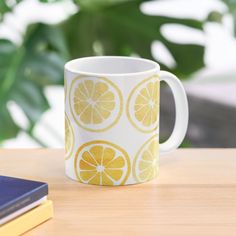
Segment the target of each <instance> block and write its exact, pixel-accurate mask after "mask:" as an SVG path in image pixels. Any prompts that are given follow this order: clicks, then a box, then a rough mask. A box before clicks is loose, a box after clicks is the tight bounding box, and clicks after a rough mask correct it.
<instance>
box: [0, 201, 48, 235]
mask: <svg viewBox="0 0 236 236" xmlns="http://www.w3.org/2000/svg"><path fill="white" fill-rule="evenodd" d="M52 217H53V204H52V202H51V201H49V200H47V201H46V202H44V203H42V204H41V205H39V206H38V207H35V208H34V209H32V210H30V211H28V212H26V213H25V214H23V215H21V216H19V217H17V218H15V219H14V220H12V221H10V222H8V223H6V224H4V225H2V226H0V236H7V235H9V236H10V235H11V236H18V235H21V234H23V233H25V232H27V231H29V230H30V229H33V228H34V227H36V226H37V225H39V224H41V223H43V222H45V221H46V220H48V219H50V218H52Z"/></svg>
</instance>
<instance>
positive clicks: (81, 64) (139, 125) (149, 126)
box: [65, 56, 188, 185]
mask: <svg viewBox="0 0 236 236" xmlns="http://www.w3.org/2000/svg"><path fill="white" fill-rule="evenodd" d="M160 81H165V82H166V83H167V84H168V85H169V86H170V88H171V90H172V92H173V95H174V100H175V109H176V120H175V126H174V129H173V132H172V134H171V136H170V137H169V139H168V140H167V141H165V142H164V143H162V144H159V99H160V92H159V88H160ZM163 122H165V121H163ZM187 124H188V103H187V98H186V94H185V91H184V88H183V86H182V84H181V82H180V81H179V79H178V78H177V77H176V76H174V75H173V74H171V73H169V72H165V71H160V66H159V65H158V64H157V63H156V62H154V61H151V60H148V59H142V58H134V57H120V56H99V57H85V58H79V59H75V60H72V61H69V62H67V63H66V65H65V152H66V153H65V159H66V160H65V162H66V165H65V166H66V175H67V176H68V177H70V178H71V179H73V180H77V181H79V182H81V183H85V184H95V185H128V184H137V183H143V182H146V181H149V180H151V179H153V178H155V177H156V176H157V173H158V170H159V165H158V159H159V154H162V153H166V152H169V151H171V150H174V149H176V148H177V147H178V146H179V145H180V143H181V142H182V140H183V138H184V136H185V133H186V130H187Z"/></svg>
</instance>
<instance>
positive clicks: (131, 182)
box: [66, 172, 159, 187]
mask: <svg viewBox="0 0 236 236" xmlns="http://www.w3.org/2000/svg"><path fill="white" fill-rule="evenodd" d="M158 175H159V172H158V173H157V174H156V176H155V177H154V178H152V179H149V180H147V181H145V182H135V181H127V182H126V183H125V184H121V185H100V184H91V183H84V182H82V181H80V180H79V179H77V178H75V177H72V176H71V175H69V174H68V173H66V177H67V178H68V179H70V180H72V181H74V182H77V183H81V184H85V185H91V186H102V187H120V186H132V185H138V184H145V183H148V182H151V181H153V180H154V179H156V178H157V177H158Z"/></svg>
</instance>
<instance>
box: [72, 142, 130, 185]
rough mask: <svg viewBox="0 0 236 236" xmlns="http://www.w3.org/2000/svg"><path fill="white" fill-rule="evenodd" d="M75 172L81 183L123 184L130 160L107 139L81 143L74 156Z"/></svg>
mask: <svg viewBox="0 0 236 236" xmlns="http://www.w3.org/2000/svg"><path fill="white" fill-rule="evenodd" d="M74 164H75V173H76V176H77V178H78V180H79V181H80V182H82V183H88V184H96V185H123V184H125V182H126V180H127V178H128V177H129V174H130V160H129V156H128V154H127V153H126V151H125V150H123V149H122V148H121V147H119V146H117V145H115V144H113V143H110V142H107V141H101V140H98V141H91V142H88V143H85V144H83V145H82V146H81V147H80V148H79V149H78V151H77V153H76V157H75V163H74Z"/></svg>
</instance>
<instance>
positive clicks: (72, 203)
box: [0, 149, 236, 236]
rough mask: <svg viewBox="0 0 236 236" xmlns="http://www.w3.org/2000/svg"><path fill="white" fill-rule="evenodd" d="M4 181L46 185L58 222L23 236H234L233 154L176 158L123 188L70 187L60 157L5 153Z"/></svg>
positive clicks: (188, 153)
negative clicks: (18, 179)
mask: <svg viewBox="0 0 236 236" xmlns="http://www.w3.org/2000/svg"><path fill="white" fill-rule="evenodd" d="M0 174H1V175H11V176H16V177H23V178H28V179H35V180H41V181H46V182H48V183H49V189H50V196H49V198H50V199H52V200H53V202H54V206H55V216H54V218H53V219H52V220H49V221H48V222H46V223H44V224H42V225H40V226H38V227H37V228H35V229H34V230H32V231H30V232H29V233H27V234H26V235H31V236H32V235H37V236H51V235H56V236H70V235H76V236H77V235H82V236H84V235H86V236H87V235H88V236H90V235H98V236H100V235H102V236H104V235H105V236H106V235H109V236H116V235H121V236H123V235H127V236H132V235H135V236H139V235H142V236H143V235H144V236H150V235H155V236H163V235H164V236H165V235H175V236H178V235H180V236H195V235H196V236H202V235H204V236H205V235H207V236H210V235H214V236H218V235H222V236H229V235H234V236H235V235H236V149H212V150H211V149H182V150H178V151H176V152H173V153H171V154H169V155H166V156H162V157H161V172H160V175H159V177H158V178H157V179H156V180H154V181H151V182H149V183H146V184H140V185H133V186H125V187H98V186H89V185H84V184H79V183H77V182H74V181H71V180H69V179H68V178H67V177H66V176H65V175H64V160H63V151H62V150H40V149H38V150H0Z"/></svg>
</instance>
